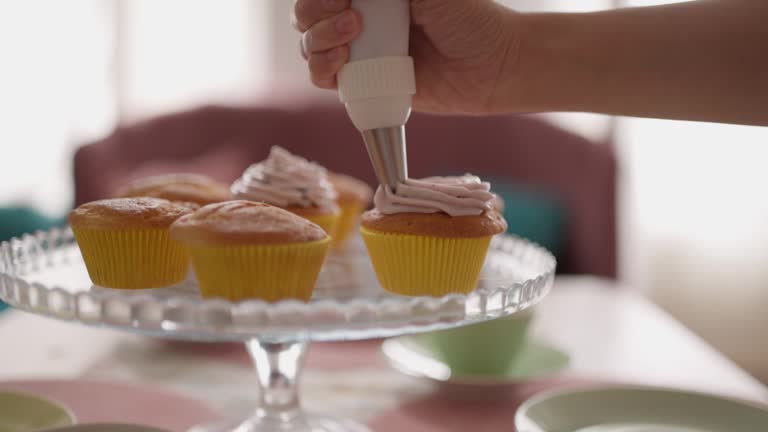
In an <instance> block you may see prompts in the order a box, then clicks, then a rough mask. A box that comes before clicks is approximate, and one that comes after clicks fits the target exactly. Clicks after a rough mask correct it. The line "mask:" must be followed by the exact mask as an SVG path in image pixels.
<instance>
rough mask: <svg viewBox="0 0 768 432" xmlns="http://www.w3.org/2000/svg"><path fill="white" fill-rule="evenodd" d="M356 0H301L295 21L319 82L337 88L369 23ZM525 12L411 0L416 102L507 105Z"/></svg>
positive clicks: (450, 106)
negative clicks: (354, 5)
mask: <svg viewBox="0 0 768 432" xmlns="http://www.w3.org/2000/svg"><path fill="white" fill-rule="evenodd" d="M350 3H351V0H297V1H296V5H295V8H294V25H295V27H296V28H297V29H298V30H299V31H300V32H302V33H303V36H302V53H303V55H304V57H305V58H306V59H307V61H308V64H309V71H310V77H311V79H312V82H313V83H314V84H315V85H316V86H318V87H320V88H326V89H333V88H336V73H337V72H338V71H339V70H340V69H341V67H342V66H343V65H344V64H345V63H346V62H347V61H348V59H349V43H350V42H351V41H353V40H354V39H355V37H357V35H358V34H359V33H360V31H361V29H362V28H363V25H364V23H363V20H362V17H361V16H360V14H359V13H357V12H356V11H355V10H354V9H351V7H350ZM519 18H520V16H519V15H518V14H517V13H515V12H513V11H511V10H509V9H506V8H504V7H503V6H501V5H499V4H497V3H495V2H493V1H491V0H411V20H412V28H411V46H410V55H411V56H412V57H413V58H414V64H415V67H416V95H415V96H414V108H415V109H416V110H419V111H427V112H434V113H465V114H489V113H496V112H504V111H505V106H506V105H508V103H507V102H506V99H507V98H506V97H505V95H507V94H508V92H507V91H502V90H501V89H502V87H509V86H510V85H513V83H512V77H513V76H514V75H515V71H516V69H517V63H518V58H519V46H520V36H519V33H520V30H521V25H520V19H519Z"/></svg>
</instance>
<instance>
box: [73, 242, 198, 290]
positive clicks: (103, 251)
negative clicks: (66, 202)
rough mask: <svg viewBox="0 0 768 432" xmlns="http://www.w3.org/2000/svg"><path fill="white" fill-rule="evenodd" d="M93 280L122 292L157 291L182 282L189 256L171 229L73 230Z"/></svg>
mask: <svg viewBox="0 0 768 432" xmlns="http://www.w3.org/2000/svg"><path fill="white" fill-rule="evenodd" d="M72 231H73V232H74V234H75V239H76V240H77V244H78V246H80V252H81V253H82V255H83V261H85V266H86V268H87V269H88V275H89V276H90V277H91V281H92V282H93V283H94V284H96V285H99V286H103V287H108V288H122V289H141V288H157V287H164V286H169V285H174V284H177V283H180V282H182V281H183V280H184V279H185V278H186V276H187V270H188V269H189V253H188V252H187V250H186V248H185V247H184V246H183V245H181V244H180V243H177V242H176V241H174V240H173V239H171V236H170V235H169V233H168V230H167V229H117V230H107V229H90V228H75V227H73V228H72Z"/></svg>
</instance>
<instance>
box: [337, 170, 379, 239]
mask: <svg viewBox="0 0 768 432" xmlns="http://www.w3.org/2000/svg"><path fill="white" fill-rule="evenodd" d="M328 180H330V182H331V184H332V185H333V187H334V189H336V193H337V194H338V198H337V199H336V203H337V204H338V205H339V208H340V209H341V217H340V218H339V223H338V225H337V226H336V235H335V236H334V237H333V241H332V242H333V246H334V247H340V246H342V245H343V244H344V243H345V242H346V240H347V238H349V235H350V234H351V233H352V231H353V230H354V229H355V227H356V226H357V222H358V221H359V220H360V215H361V214H363V212H364V211H365V210H366V209H367V208H368V206H369V205H370V203H371V198H372V197H373V189H371V187H370V186H368V184H366V183H365V182H363V181H361V180H358V179H356V178H354V177H350V176H348V175H345V174H338V173H328Z"/></svg>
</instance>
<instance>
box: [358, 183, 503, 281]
mask: <svg viewBox="0 0 768 432" xmlns="http://www.w3.org/2000/svg"><path fill="white" fill-rule="evenodd" d="M490 188H491V187H490V184H489V183H487V182H482V181H481V180H480V179H479V178H478V177H475V176H470V175H466V176H461V177H430V178H425V179H422V180H415V179H409V180H406V181H405V183H401V184H400V185H398V187H397V191H396V192H392V191H391V190H390V189H389V188H381V187H380V188H379V189H378V190H377V191H376V195H375V196H374V204H375V208H374V209H373V210H370V211H368V212H366V213H365V214H363V219H362V227H361V228H360V233H361V234H362V236H363V240H364V241H365V244H366V247H367V249H368V253H369V255H370V257H371V261H372V263H373V267H374V269H375V271H376V275H377V277H378V279H379V282H380V283H381V285H382V287H384V289H386V290H387V291H390V292H394V293H397V294H403V295H410V296H421V295H429V296H442V295H445V294H449V293H463V294H466V293H469V292H470V291H472V290H474V289H475V287H476V286H477V280H478V277H479V275H480V270H481V269H482V266H483V263H484V261H485V255H486V253H487V252H488V247H489V245H490V242H491V239H492V238H493V236H494V235H496V234H499V233H502V232H504V231H505V230H506V228H507V223H506V221H505V220H504V218H503V217H502V216H501V215H500V214H499V212H498V211H497V210H496V208H495V207H494V198H495V196H494V194H493V193H491V192H490Z"/></svg>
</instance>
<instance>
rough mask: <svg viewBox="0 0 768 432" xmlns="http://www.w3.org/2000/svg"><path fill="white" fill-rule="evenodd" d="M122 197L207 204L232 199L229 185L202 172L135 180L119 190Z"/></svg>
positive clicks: (118, 194)
mask: <svg viewBox="0 0 768 432" xmlns="http://www.w3.org/2000/svg"><path fill="white" fill-rule="evenodd" d="M117 196H120V197H141V196H143V197H153V198H163V199H167V200H170V201H182V202H193V203H197V204H199V205H206V204H211V203H215V202H221V201H228V200H230V199H232V194H231V193H230V192H229V187H228V186H227V185H225V184H224V183H220V182H217V181H216V180H213V179H211V178H210V177H207V176H204V175H201V174H188V173H181V174H163V175H157V176H151V177H145V178H142V179H139V180H135V181H133V182H131V183H129V184H127V185H125V186H124V187H122V188H121V189H119V190H118V192H117Z"/></svg>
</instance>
